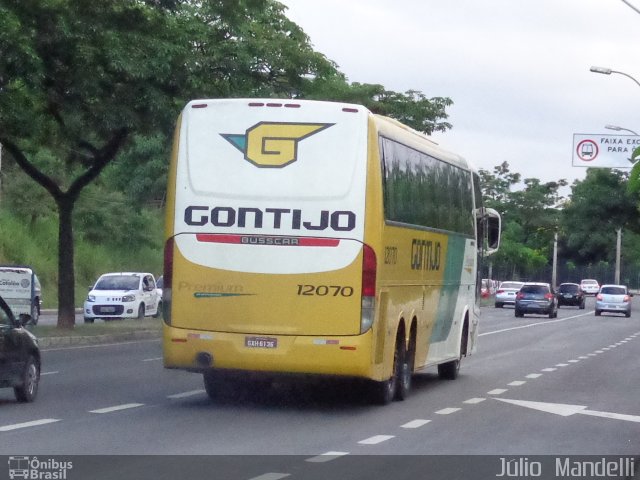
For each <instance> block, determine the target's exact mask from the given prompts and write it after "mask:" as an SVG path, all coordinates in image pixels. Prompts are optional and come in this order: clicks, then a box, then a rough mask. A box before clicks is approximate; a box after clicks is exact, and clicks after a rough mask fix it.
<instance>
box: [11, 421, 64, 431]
mask: <svg viewBox="0 0 640 480" xmlns="http://www.w3.org/2000/svg"><path fill="white" fill-rule="evenodd" d="M59 421H60V419H58V418H43V419H41V420H33V421H31V422H24V423H14V424H13V425H5V426H3V427H0V432H8V431H10V430H18V429H20V428H29V427H37V426H38V425H46V424H48V423H55V422H59Z"/></svg>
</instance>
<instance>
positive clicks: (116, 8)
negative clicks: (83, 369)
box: [0, 0, 189, 328]
mask: <svg viewBox="0 0 640 480" xmlns="http://www.w3.org/2000/svg"><path fill="white" fill-rule="evenodd" d="M177 23H178V22H177V21H176V20H175V19H174V18H172V17H171V16H169V15H166V14H165V12H164V11H162V10H161V9H159V8H155V7H152V6H149V5H147V4H145V3H143V2H139V1H133V0H131V1H115V0H111V1H100V2H75V1H64V0H38V1H35V0H3V2H2V3H1V4H0V143H1V144H2V145H3V146H4V148H5V151H7V152H9V153H10V155H11V156H12V158H13V159H14V160H15V162H16V163H17V164H18V165H19V166H20V168H21V169H22V170H23V171H24V172H25V173H27V175H29V176H30V177H31V178H32V179H33V180H35V182H37V183H38V184H39V185H40V186H41V187H43V188H44V189H45V190H46V191H47V192H48V193H49V194H50V195H51V197H53V200H54V202H55V204H56V208H57V211H58V216H59V231H58V269H59V290H58V291H59V294H58V305H59V311H60V316H59V319H58V324H59V326H61V327H66V328H71V327H72V326H73V324H74V317H75V314H74V294H75V292H74V284H75V280H74V279H75V276H74V250H73V245H74V242H73V223H72V214H73V209H74V205H75V203H76V200H77V199H78V197H79V195H80V193H81V192H82V190H83V189H84V188H85V187H86V186H87V185H89V184H90V183H91V182H93V181H94V180H95V179H96V178H97V177H98V176H99V175H100V173H101V172H102V170H103V169H104V168H105V167H106V166H107V165H108V164H109V163H110V162H111V161H112V160H113V159H114V158H115V157H116V155H117V154H118V152H119V151H120V150H121V149H122V148H123V146H124V145H125V143H126V142H127V140H128V139H129V137H130V136H131V134H132V132H135V131H140V132H144V131H151V130H154V129H159V128H166V127H167V121H168V120H169V115H168V113H169V112H172V111H174V110H175V104H174V102H175V99H174V97H173V95H172V93H173V92H175V91H176V88H177V86H178V85H179V83H180V82H181V81H184V80H183V78H182V77H184V75H185V73H184V68H183V58H184V57H185V53H186V52H187V48H188V46H189V45H188V43H187V42H184V41H183V42H182V43H181V42H176V38H179V37H177V35H178V32H179V31H180V29H179V28H178V25H177ZM171 121H172V120H171ZM36 188H37V187H36Z"/></svg>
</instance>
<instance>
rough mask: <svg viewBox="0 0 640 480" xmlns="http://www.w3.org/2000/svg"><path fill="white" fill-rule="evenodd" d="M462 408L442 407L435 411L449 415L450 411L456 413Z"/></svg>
mask: <svg viewBox="0 0 640 480" xmlns="http://www.w3.org/2000/svg"><path fill="white" fill-rule="evenodd" d="M460 410H462V409H461V408H453V407H448V408H443V409H442V410H438V411H437V412H435V413H437V414H438V415H451V414H452V413H456V412H458V411H460Z"/></svg>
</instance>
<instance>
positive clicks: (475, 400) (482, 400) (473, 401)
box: [462, 397, 486, 405]
mask: <svg viewBox="0 0 640 480" xmlns="http://www.w3.org/2000/svg"><path fill="white" fill-rule="evenodd" d="M485 400H486V398H478V397H475V398H470V399H469V400H465V401H464V402H462V403H467V404H469V405H475V404H477V403H481V402H484V401H485Z"/></svg>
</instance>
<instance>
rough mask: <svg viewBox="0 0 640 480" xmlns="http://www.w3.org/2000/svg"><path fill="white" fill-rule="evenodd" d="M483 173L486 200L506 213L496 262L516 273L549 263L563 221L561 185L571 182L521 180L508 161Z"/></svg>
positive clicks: (482, 182)
mask: <svg viewBox="0 0 640 480" xmlns="http://www.w3.org/2000/svg"><path fill="white" fill-rule="evenodd" d="M479 173H480V178H481V186H482V192H483V197H484V201H485V204H486V205H487V206H488V207H491V208H494V209H496V210H497V211H498V212H500V214H501V216H502V225H503V228H502V240H501V246H500V250H499V251H498V252H497V253H496V254H495V255H494V256H493V257H492V261H493V265H494V266H495V267H497V268H502V269H503V270H505V271H507V272H508V274H510V276H511V277H514V276H515V275H516V274H517V272H520V273H521V274H525V275H526V272H529V271H532V270H537V269H539V268H541V267H542V266H544V265H546V264H548V263H549V260H550V259H551V247H552V245H553V237H554V234H555V232H556V231H557V230H558V228H559V222H560V212H561V210H560V209H559V208H558V205H559V204H560V203H561V202H562V196H561V195H560V188H562V187H564V186H566V185H567V182H566V180H563V179H561V180H558V181H556V182H546V183H542V182H540V180H538V179H536V178H525V179H524V180H522V181H521V177H520V174H518V173H513V172H511V170H510V168H509V164H508V163H507V162H503V163H502V164H500V165H498V166H496V167H494V169H493V173H490V172H488V171H486V170H483V169H481V170H480V172H479ZM520 186H523V188H520V189H517V187H520Z"/></svg>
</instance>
